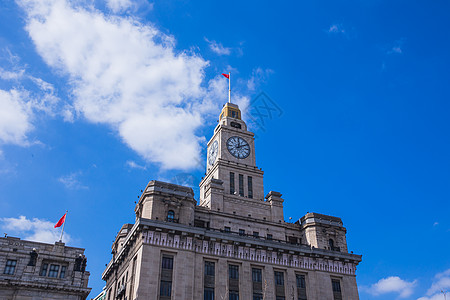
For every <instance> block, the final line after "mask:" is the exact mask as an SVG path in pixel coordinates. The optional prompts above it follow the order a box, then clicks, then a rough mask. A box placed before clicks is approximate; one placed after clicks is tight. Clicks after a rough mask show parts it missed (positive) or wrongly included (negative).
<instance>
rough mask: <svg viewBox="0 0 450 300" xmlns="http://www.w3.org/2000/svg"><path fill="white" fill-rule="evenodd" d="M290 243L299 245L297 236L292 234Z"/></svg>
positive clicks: (289, 239)
mask: <svg viewBox="0 0 450 300" xmlns="http://www.w3.org/2000/svg"><path fill="white" fill-rule="evenodd" d="M288 241H289V244H292V245H297V238H296V237H295V236H290V237H289V238H288Z"/></svg>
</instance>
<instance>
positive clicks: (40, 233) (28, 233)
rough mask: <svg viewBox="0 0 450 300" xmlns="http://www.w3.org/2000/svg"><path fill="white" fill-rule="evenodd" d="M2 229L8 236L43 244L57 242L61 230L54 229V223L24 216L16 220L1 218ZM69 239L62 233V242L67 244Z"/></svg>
mask: <svg viewBox="0 0 450 300" xmlns="http://www.w3.org/2000/svg"><path fill="white" fill-rule="evenodd" d="M0 221H1V222H2V226H1V227H2V229H3V231H4V232H6V233H7V234H8V235H19V236H20V237H22V236H23V239H25V240H31V241H36V242H43V243H54V242H56V241H58V240H59V237H60V234H61V229H60V228H54V225H55V224H56V222H57V220H56V221H55V222H50V221H47V220H42V219H38V218H33V219H27V218H26V217H25V216H20V217H18V218H1V219H0ZM70 241H71V237H70V235H69V234H67V233H64V236H63V242H65V243H69V242H70Z"/></svg>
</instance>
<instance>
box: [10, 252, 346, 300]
mask: <svg viewBox="0 0 450 300" xmlns="http://www.w3.org/2000/svg"><path fill="white" fill-rule="evenodd" d="M173 260H174V259H173V256H170V255H163V257H162V260H161V273H162V274H161V281H160V299H170V298H171V296H172V272H173ZM7 266H9V267H13V268H15V264H14V263H12V262H9V261H8V262H7ZM52 266H54V265H50V270H49V274H50V272H53V273H52V274H53V275H52V276H50V275H49V277H54V276H55V275H56V274H58V269H59V268H55V267H52ZM8 270H9V269H8ZM6 271H7V270H6V268H5V272H6ZM61 271H62V270H61ZM64 271H65V269H64ZM262 271H263V270H262V269H261V268H252V272H251V280H252V282H253V285H252V288H253V300H262V299H263V294H264V293H263V287H262V281H263V280H262V279H263V278H262ZM60 274H61V273H60ZM273 274H274V283H275V287H276V289H275V292H276V295H275V299H277V300H285V295H284V285H285V279H284V272H282V271H274V273H273ZM56 276H57V275H56ZM60 276H61V275H60ZM204 276H205V280H204V292H203V295H204V300H214V286H215V262H212V261H205V263H204ZM228 281H229V282H228V287H229V291H228V295H229V296H228V298H229V300H239V265H235V264H229V265H228ZM331 283H332V289H333V299H334V300H342V294H341V285H340V281H339V280H338V279H332V282H331ZM296 284H297V299H298V300H307V297H306V276H305V275H303V274H296ZM278 287H279V288H278Z"/></svg>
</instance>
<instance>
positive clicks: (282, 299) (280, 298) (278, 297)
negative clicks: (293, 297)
mask: <svg viewBox="0 0 450 300" xmlns="http://www.w3.org/2000/svg"><path fill="white" fill-rule="evenodd" d="M285 299H286V298H284V297H280V296H277V300H285Z"/></svg>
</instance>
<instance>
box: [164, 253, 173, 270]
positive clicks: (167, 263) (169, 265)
mask: <svg viewBox="0 0 450 300" xmlns="http://www.w3.org/2000/svg"><path fill="white" fill-rule="evenodd" d="M161 268H163V269H169V270H172V269H173V257H171V256H163V258H162V264H161Z"/></svg>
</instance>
